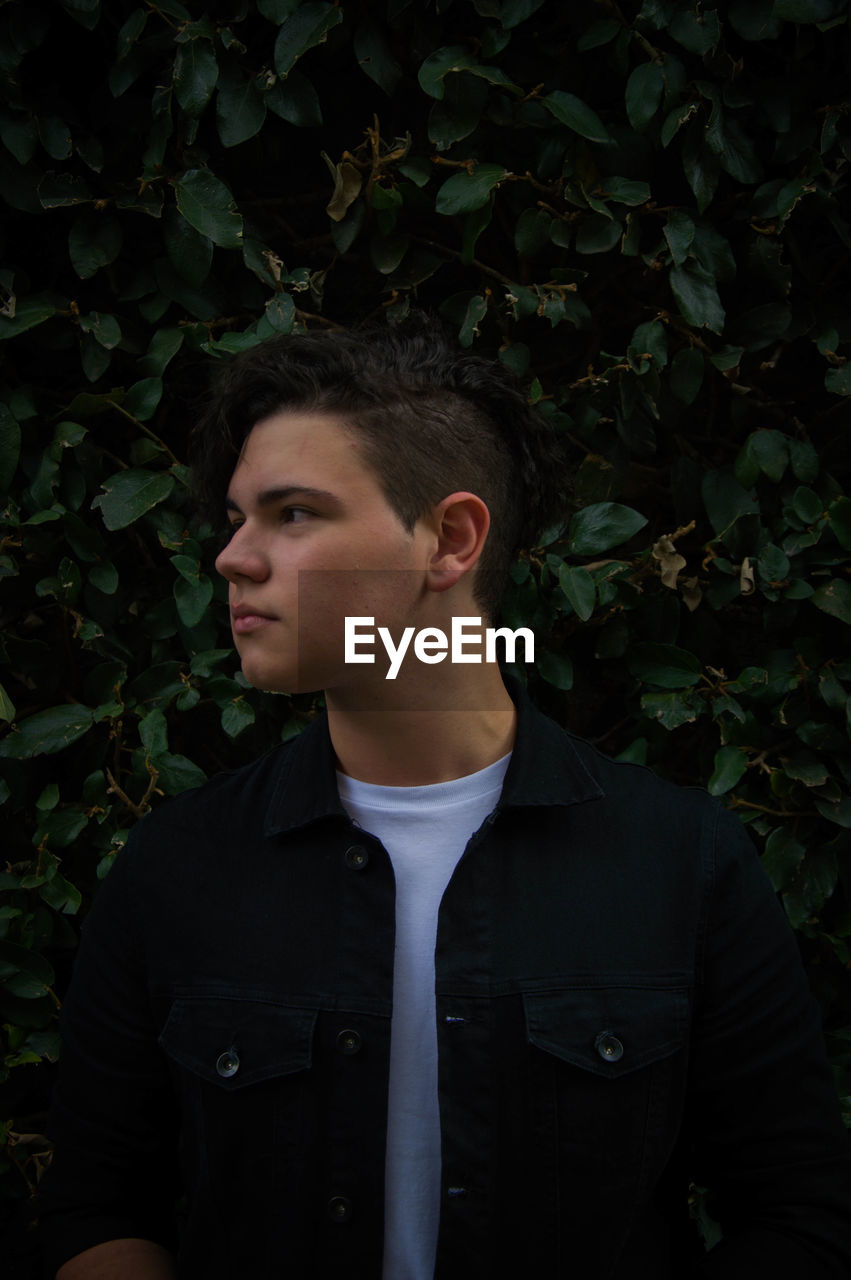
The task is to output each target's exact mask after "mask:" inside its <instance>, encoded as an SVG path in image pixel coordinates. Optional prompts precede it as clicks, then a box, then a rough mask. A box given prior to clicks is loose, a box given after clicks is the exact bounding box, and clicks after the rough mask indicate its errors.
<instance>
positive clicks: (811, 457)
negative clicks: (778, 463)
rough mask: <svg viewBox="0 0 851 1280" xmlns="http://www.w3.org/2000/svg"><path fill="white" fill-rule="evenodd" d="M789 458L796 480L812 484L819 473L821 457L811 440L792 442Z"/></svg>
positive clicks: (790, 442) (790, 443)
mask: <svg viewBox="0 0 851 1280" xmlns="http://www.w3.org/2000/svg"><path fill="white" fill-rule="evenodd" d="M789 458H790V460H791V463H792V471H793V473H794V475H795V479H796V480H800V481H801V483H802V484H812V482H813V481H814V480H815V479H816V478H817V476H818V473H819V457H818V454H817V453H816V451H815V449H814V448H813V446H812V445H811V444H810V442H809V440H790V441H789Z"/></svg>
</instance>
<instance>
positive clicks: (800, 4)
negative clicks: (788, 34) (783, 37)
mask: <svg viewBox="0 0 851 1280" xmlns="http://www.w3.org/2000/svg"><path fill="white" fill-rule="evenodd" d="M843 8H844V6H842V7H840V6H838V5H837V4H836V2H835V0H774V4H773V5H772V6H771V16H772V18H779V19H781V20H782V21H784V22H801V23H803V22H829V21H830V20H831V18H834V17H836V15H837V12H839V13H841V12H842V11H843Z"/></svg>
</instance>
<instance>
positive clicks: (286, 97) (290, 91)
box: [266, 71, 322, 129]
mask: <svg viewBox="0 0 851 1280" xmlns="http://www.w3.org/2000/svg"><path fill="white" fill-rule="evenodd" d="M266 106H267V107H268V109H269V110H270V111H274V113H275V115H276V116H280V117H281V119H282V120H286V121H287V123H288V124H294V125H297V126H298V127H299V128H301V129H304V128H307V127H309V126H311V125H313V126H315V125H320V124H321V123H322V108H321V106H320V104H319V97H318V95H317V92H316V90H315V89H314V87H313V85H312V84H311V83H310V81H309V80H308V79H307V77H306V76H303V75H302V74H301V72H300V71H291V72H290V74H289V75H288V76H287V78H286V80H285V81H282V80H279V81H278V82H277V84H274V85H273V86H272V88H271V89H270V90H269V92H268V93H267V94H266Z"/></svg>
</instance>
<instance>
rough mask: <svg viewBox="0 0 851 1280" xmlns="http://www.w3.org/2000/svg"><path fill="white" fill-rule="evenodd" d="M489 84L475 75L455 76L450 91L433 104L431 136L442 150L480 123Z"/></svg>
mask: <svg viewBox="0 0 851 1280" xmlns="http://www.w3.org/2000/svg"><path fill="white" fill-rule="evenodd" d="M487 98H488V91H487V86H486V85H485V84H484V83H483V81H481V80H477V79H476V78H475V77H474V76H471V75H458V76H452V77H451V79H450V80H449V81H448V82H447V85H446V93H445V94H444V96H443V98H442V99H441V100H440V101H439V102H435V103H433V104H432V108H431V111H430V112H429V115H428V136H429V140H430V141H431V142H433V143H434V145H435V146H436V147H437V149H438V151H446V150H448V148H449V147H451V146H452V143H453V142H459V141H460V140H461V139H462V138H466V137H468V136H469V135H470V134H471V133H472V132H473V130H474V129H475V128H476V126H477V125H478V123H479V121H480V119H481V117H482V112H483V111H484V109H485V106H486V105H487Z"/></svg>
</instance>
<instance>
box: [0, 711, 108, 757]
mask: <svg viewBox="0 0 851 1280" xmlns="http://www.w3.org/2000/svg"><path fill="white" fill-rule="evenodd" d="M92 723H93V715H92V712H91V711H90V710H89V708H88V707H82V706H79V705H77V704H74V705H73V706H62V707H51V708H50V709H49V710H47V711H37V712H36V713H35V715H32V716H28V717H27V719H26V720H22V721H21V722H20V724H19V725H17V726H16V727H15V729H13V730H12V732H11V733H9V734H7V735H6V737H5V738H4V739H3V741H2V742H0V756H5V757H6V758H9V759H14V760H29V759H31V758H32V757H33V756H47V755H53V754H55V752H57V751H62V750H63V749H64V748H65V747H67V746H70V745H71V743H72V742H76V741H77V739H78V738H82V736H83V734H84V733H87V732H88V730H89V729H90V728H91V727H92Z"/></svg>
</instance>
